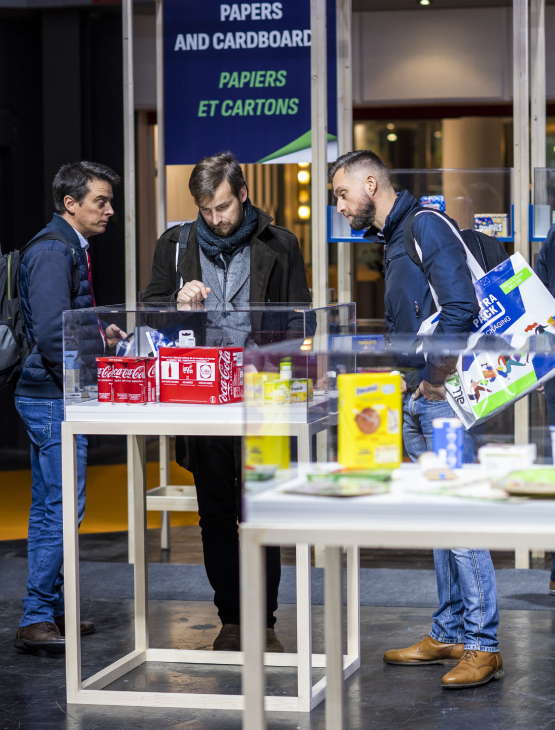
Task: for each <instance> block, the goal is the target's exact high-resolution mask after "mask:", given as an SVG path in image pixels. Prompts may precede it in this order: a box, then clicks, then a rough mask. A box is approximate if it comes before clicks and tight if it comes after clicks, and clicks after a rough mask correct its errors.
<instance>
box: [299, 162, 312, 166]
mask: <svg viewBox="0 0 555 730" xmlns="http://www.w3.org/2000/svg"><path fill="white" fill-rule="evenodd" d="M297 165H298V166H299V167H308V166H309V165H310V162H297Z"/></svg>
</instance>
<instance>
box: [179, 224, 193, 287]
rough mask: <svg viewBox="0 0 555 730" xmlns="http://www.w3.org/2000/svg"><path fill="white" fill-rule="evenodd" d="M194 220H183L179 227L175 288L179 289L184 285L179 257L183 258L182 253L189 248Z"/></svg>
mask: <svg viewBox="0 0 555 730" xmlns="http://www.w3.org/2000/svg"><path fill="white" fill-rule="evenodd" d="M194 222H195V221H194V220H191V221H183V223H182V224H181V227H180V229H179V238H178V240H177V243H176V246H175V288H176V289H177V290H179V289H181V287H182V286H183V277H182V276H181V274H180V273H179V259H180V258H181V256H182V254H184V253H185V251H186V250H187V246H188V245H189V238H190V236H191V229H192V227H193V223H194Z"/></svg>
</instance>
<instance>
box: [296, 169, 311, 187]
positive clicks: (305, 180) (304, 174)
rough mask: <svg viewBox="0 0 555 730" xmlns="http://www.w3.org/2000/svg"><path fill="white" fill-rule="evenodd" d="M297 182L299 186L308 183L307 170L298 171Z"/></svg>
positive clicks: (308, 175) (308, 174) (308, 173)
mask: <svg viewBox="0 0 555 730" xmlns="http://www.w3.org/2000/svg"><path fill="white" fill-rule="evenodd" d="M297 180H298V181H299V182H300V183H301V185H306V184H307V183H309V182H310V172H309V171H308V170H299V172H298V173H297Z"/></svg>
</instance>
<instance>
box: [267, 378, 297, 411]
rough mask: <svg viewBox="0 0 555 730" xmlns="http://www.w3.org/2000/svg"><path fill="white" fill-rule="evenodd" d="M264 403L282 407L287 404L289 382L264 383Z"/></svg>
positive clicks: (274, 381)
mask: <svg viewBox="0 0 555 730" xmlns="http://www.w3.org/2000/svg"><path fill="white" fill-rule="evenodd" d="M263 388H264V403H266V404H267V405H274V406H282V405H285V404H286V403H289V398H290V395H291V381H290V380H270V381H267V382H265V383H264V386H263Z"/></svg>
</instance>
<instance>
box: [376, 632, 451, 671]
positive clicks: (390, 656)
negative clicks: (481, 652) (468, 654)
mask: <svg viewBox="0 0 555 730" xmlns="http://www.w3.org/2000/svg"><path fill="white" fill-rule="evenodd" d="M463 653H464V646H463V644H445V643H443V642H442V641H436V640H435V639H432V637H431V636H425V637H424V638H423V639H422V640H421V641H418V642H417V643H416V644H413V645H412V646H408V647H407V648H406V649H389V651H386V652H385V654H384V655H383V660H384V662H385V663H386V664H400V665H401V666H407V667H408V666H415V665H419V664H448V663H453V662H457V661H458V660H459V659H460V658H461V657H462V655H463Z"/></svg>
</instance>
